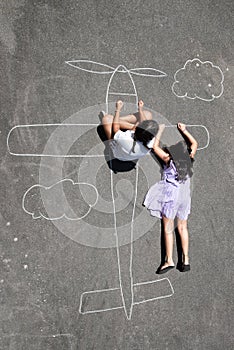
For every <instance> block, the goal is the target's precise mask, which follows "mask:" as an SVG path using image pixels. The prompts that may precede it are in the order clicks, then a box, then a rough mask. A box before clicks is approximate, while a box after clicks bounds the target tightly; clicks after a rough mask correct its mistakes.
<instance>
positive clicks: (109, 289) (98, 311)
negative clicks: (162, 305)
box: [79, 278, 175, 319]
mask: <svg viewBox="0 0 234 350" xmlns="http://www.w3.org/2000/svg"><path fill="white" fill-rule="evenodd" d="M164 280H166V281H168V283H169V285H170V288H171V291H172V293H171V294H167V295H163V296H158V297H155V298H150V299H144V300H142V301H139V302H136V301H135V302H134V301H133V306H134V305H140V304H144V303H147V302H151V301H155V300H159V299H164V298H169V297H171V296H172V295H173V294H174V293H175V292H174V288H173V286H172V284H171V282H170V280H169V278H162V279H159V280H153V281H145V282H140V283H134V284H133V288H134V287H137V286H141V285H148V284H153V283H157V282H162V281H164ZM111 291H120V292H121V288H107V289H97V290H92V291H88V292H83V293H82V294H81V296H80V306H79V313H80V314H82V315H85V314H94V313H100V312H107V311H112V310H119V309H124V306H116V307H112V308H106V309H97V310H90V311H82V304H83V298H84V296H85V295H88V294H96V293H97V294H98V293H103V292H111ZM124 311H125V310H124ZM125 313H126V311H125ZM131 315H132V314H131ZM128 319H131V317H130V318H128Z"/></svg>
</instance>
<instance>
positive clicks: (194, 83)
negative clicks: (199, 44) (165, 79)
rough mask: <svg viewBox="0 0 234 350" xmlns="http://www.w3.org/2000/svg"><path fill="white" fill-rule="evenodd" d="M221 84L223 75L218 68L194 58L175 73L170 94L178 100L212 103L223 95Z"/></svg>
mask: <svg viewBox="0 0 234 350" xmlns="http://www.w3.org/2000/svg"><path fill="white" fill-rule="evenodd" d="M223 82H224V75H223V72H222V71H221V69H220V68H219V67H218V66H215V65H214V64H213V63H212V62H210V61H204V62H202V61H201V60H200V59H198V58H194V59H192V60H188V61H186V63H185V65H184V66H183V67H182V68H180V69H178V70H177V71H176V72H175V74H174V83H173V84H172V92H173V93H174V94H175V95H176V96H177V97H180V98H189V99H200V100H203V101H213V100H214V99H215V98H219V97H220V96H221V95H222V94H223V89H224V88H223Z"/></svg>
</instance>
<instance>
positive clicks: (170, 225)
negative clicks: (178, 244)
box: [161, 216, 174, 270]
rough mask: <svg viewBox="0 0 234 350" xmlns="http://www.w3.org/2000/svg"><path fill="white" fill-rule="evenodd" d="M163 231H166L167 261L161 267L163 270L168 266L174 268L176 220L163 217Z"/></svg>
mask: <svg viewBox="0 0 234 350" xmlns="http://www.w3.org/2000/svg"><path fill="white" fill-rule="evenodd" d="M163 229H164V240H165V248H166V260H165V263H164V264H163V265H162V266H161V270H163V269H164V268H166V267H168V266H174V262H173V257H172V254H173V241H174V236H173V232H174V220H173V219H168V218H166V217H165V216H163Z"/></svg>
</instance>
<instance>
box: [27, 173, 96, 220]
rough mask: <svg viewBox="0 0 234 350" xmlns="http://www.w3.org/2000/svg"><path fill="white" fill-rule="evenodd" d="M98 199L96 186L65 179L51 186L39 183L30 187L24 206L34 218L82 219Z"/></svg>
mask: <svg viewBox="0 0 234 350" xmlns="http://www.w3.org/2000/svg"><path fill="white" fill-rule="evenodd" d="M97 200H98V192H97V189H96V187H95V186H93V185H91V184H87V183H75V182H74V181H73V180H71V179H63V180H61V181H59V182H57V183H55V184H53V185H52V186H49V187H46V186H42V185H39V184H36V185H34V186H32V187H30V188H29V189H28V190H27V191H26V192H25V194H24V196H23V200H22V208H23V210H24V211H25V212H26V213H27V214H30V215H32V217H33V219H39V218H44V219H46V220H58V219H62V218H66V219H67V220H81V219H83V218H84V217H85V216H87V215H88V214H89V212H90V210H91V208H92V207H94V206H95V204H96V203H97ZM45 208H46V209H47V210H45ZM48 208H49V210H48ZM48 211H49V212H48Z"/></svg>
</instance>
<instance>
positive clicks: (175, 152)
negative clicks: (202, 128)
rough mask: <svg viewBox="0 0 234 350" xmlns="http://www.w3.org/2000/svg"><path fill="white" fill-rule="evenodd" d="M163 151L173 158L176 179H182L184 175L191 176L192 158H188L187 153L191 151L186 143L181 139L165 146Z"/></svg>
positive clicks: (184, 177)
mask: <svg viewBox="0 0 234 350" xmlns="http://www.w3.org/2000/svg"><path fill="white" fill-rule="evenodd" d="M165 151H166V152H168V153H169V154H170V156H171V159H172V160H173V162H174V164H175V167H176V170H177V178H176V179H177V180H178V181H184V180H185V179H186V176H187V175H188V176H189V177H192V176H193V170H192V166H193V161H194V160H193V159H192V158H190V156H189V153H190V152H191V149H190V147H188V145H187V143H186V142H185V141H184V140H182V141H180V142H178V143H176V144H175V145H172V146H170V147H166V148H165Z"/></svg>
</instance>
